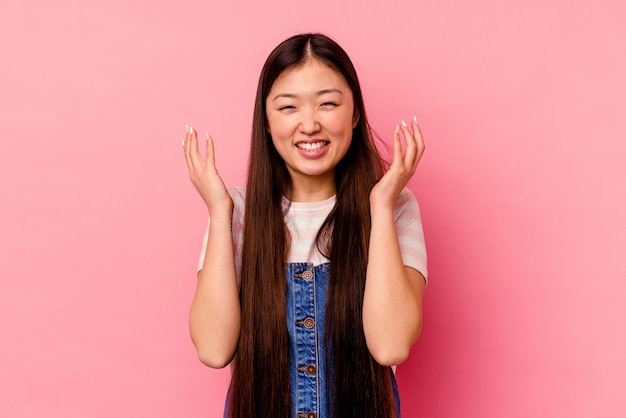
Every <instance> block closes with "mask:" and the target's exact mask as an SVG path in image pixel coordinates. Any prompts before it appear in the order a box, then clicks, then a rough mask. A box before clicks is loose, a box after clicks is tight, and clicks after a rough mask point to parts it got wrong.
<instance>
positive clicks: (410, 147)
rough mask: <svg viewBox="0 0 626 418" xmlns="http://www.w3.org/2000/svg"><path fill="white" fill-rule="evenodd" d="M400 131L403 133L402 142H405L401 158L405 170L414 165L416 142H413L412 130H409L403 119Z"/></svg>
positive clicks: (412, 168) (413, 167)
mask: <svg viewBox="0 0 626 418" xmlns="http://www.w3.org/2000/svg"><path fill="white" fill-rule="evenodd" d="M402 132H403V134H404V142H405V143H406V149H405V150H404V160H403V162H404V167H405V168H406V169H407V170H414V169H415V167H416V164H415V161H416V156H417V144H416V143H415V138H414V137H413V132H411V130H410V129H409V127H408V126H407V124H406V122H405V121H402Z"/></svg>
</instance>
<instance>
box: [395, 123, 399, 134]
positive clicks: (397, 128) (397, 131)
mask: <svg viewBox="0 0 626 418" xmlns="http://www.w3.org/2000/svg"><path fill="white" fill-rule="evenodd" d="M396 133H397V134H399V133H400V127H399V126H398V125H396Z"/></svg>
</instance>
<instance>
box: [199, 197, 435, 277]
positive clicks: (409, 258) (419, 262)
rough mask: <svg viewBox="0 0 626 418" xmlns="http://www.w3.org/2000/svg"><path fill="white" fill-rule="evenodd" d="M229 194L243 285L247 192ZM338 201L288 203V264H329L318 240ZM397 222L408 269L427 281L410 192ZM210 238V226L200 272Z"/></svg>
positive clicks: (419, 227) (401, 204)
mask: <svg viewBox="0 0 626 418" xmlns="http://www.w3.org/2000/svg"><path fill="white" fill-rule="evenodd" d="M228 192H229V194H230V195H231V197H232V199H233V203H234V209H233V221H232V231H233V232H232V233H233V246H234V250H235V267H236V270H237V281H238V282H239V281H240V277H241V252H242V248H243V218H244V207H245V194H246V192H245V189H244V188H241V187H231V188H229V189H228ZM335 201H336V196H332V197H330V198H328V199H326V200H322V201H319V202H291V203H289V202H286V203H287V204H288V205H289V209H288V211H287V214H286V215H285V224H286V225H287V228H288V229H289V232H290V234H291V248H290V250H289V254H288V257H287V262H288V263H299V262H304V263H313V265H316V266H317V265H320V264H323V263H327V262H328V261H329V260H328V259H327V258H326V257H325V256H324V255H323V254H321V253H320V251H319V249H318V248H317V245H316V244H315V237H316V236H317V232H318V231H319V229H320V227H321V226H322V224H323V223H324V220H325V219H326V217H327V216H328V214H329V213H330V211H331V210H332V209H333V207H334V205H335ZM394 220H395V224H396V230H397V233H398V240H399V243H400V251H401V253H402V261H403V262H404V265H405V266H407V267H412V268H414V269H415V270H417V271H419V272H420V273H421V274H422V275H423V276H424V278H427V277H428V271H427V269H426V245H425V243H424V231H423V229H422V222H421V219H420V211H419V206H418V204H417V200H415V196H414V195H413V193H412V192H411V191H410V190H409V189H408V188H404V190H402V192H401V193H400V197H399V198H398V202H397V203H396V207H395V209H394ZM209 222H210V219H209ZM208 236H209V226H208V224H207V228H206V231H205V233H204V239H203V242H202V250H201V252H200V260H199V263H198V271H199V270H201V269H202V265H203V263H204V256H205V253H206V246H207V241H208Z"/></svg>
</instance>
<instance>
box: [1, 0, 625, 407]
mask: <svg viewBox="0 0 626 418" xmlns="http://www.w3.org/2000/svg"><path fill="white" fill-rule="evenodd" d="M212 3H213V4H209V2H206V1H195V2H192V1H176V2H174V1H171V2H168V1H161V2H156V3H155V2H148V1H145V0H141V1H135V2H127V1H122V0H115V1H104V0H100V1H87V2H84V1H61V2H50V1H42V0H30V1H28V0H27V1H21V2H8V1H7V2H3V3H2V4H0V56H1V57H2V58H1V60H2V62H1V64H0V75H1V77H0V199H1V201H0V416H2V417H10V418H22V417H47V418H57V417H58V418H61V417H63V418H74V417H76V418H78V417H80V418H83V417H92V418H99V417H103V418H104V417H112V416H116V417H133V418H134V417H153V418H157V417H163V418H166V417H167V418H169V417H215V416H219V414H220V411H221V408H222V399H223V396H224V391H225V387H226V384H227V380H228V379H227V372H226V371H215V370H210V369H208V368H205V367H203V366H202V365H200V363H199V362H198V361H197V360H196V358H195V352H194V349H193V347H192V344H191V342H190V339H189V337H188V331H187V322H186V321H187V310H188V307H189V303H190V301H191V296H192V293H193V290H194V285H195V283H194V281H195V278H194V269H195V265H196V260H197V256H198V251H199V246H200V239H201V235H202V232H203V228H204V222H205V219H206V215H205V209H203V206H202V203H201V201H200V199H199V198H198V197H197V196H196V194H195V192H194V190H193V188H192V186H191V185H190V184H189V183H188V179H187V174H186V167H185V163H184V160H183V155H182V151H181V148H180V141H181V139H182V136H183V134H184V126H185V124H191V125H193V126H194V127H196V128H197V129H199V130H205V129H206V130H209V131H210V132H211V133H212V134H213V136H214V138H215V139H216V141H217V145H216V148H217V153H218V165H219V167H220V169H221V172H222V174H223V177H224V178H225V180H226V181H227V183H229V184H242V183H243V179H244V174H245V173H244V171H245V168H244V167H245V163H246V159H247V156H246V155H247V146H248V145H247V144H248V135H249V130H250V125H251V110H252V100H253V95H254V91H255V85H256V79H257V76H258V73H259V71H260V67H261V65H262V63H263V60H264V59H265V57H266V55H267V54H268V53H269V51H270V50H271V49H272V47H273V46H274V45H276V44H277V43H278V42H279V41H281V40H282V39H284V38H285V37H287V36H289V35H292V34H294V33H296V32H299V31H307V30H318V31H323V32H327V33H328V34H330V35H332V36H333V37H335V38H336V39H337V40H338V41H339V42H340V43H341V44H342V45H343V46H344V47H345V48H346V49H347V50H348V52H349V53H350V55H351V56H352V58H353V59H354V61H355V64H356V66H357V69H358V70H359V71H360V75H361V77H362V82H363V86H364V89H365V95H366V100H367V103H368V109H369V114H370V117H371V120H372V122H373V125H374V127H375V128H376V129H377V130H378V131H379V132H380V133H381V134H383V136H385V137H386V135H387V133H388V132H390V130H391V128H392V127H393V126H394V125H395V124H396V123H397V122H398V121H399V119H402V118H404V119H407V118H410V117H411V116H412V115H413V114H417V115H418V118H419V120H420V121H421V124H422V126H423V131H424V134H425V137H426V140H427V152H426V155H425V157H424V159H423V163H422V164H421V166H420V168H419V170H418V171H419V172H418V174H417V176H416V178H415V179H414V181H413V183H412V187H413V190H414V191H415V192H416V194H417V196H418V199H419V200H420V203H421V206H422V211H423V217H424V227H425V231H426V234H427V239H428V248H429V255H430V266H429V267H430V272H431V278H430V285H429V287H428V289H427V298H426V300H425V315H426V324H425V327H424V332H423V334H422V338H421V339H420V341H419V342H418V343H417V345H416V346H415V348H414V350H413V353H412V356H411V358H410V360H409V361H407V362H406V363H405V364H403V365H401V366H400V367H399V369H398V375H399V380H400V384H401V391H402V395H403V409H404V413H405V416H409V417H444V418H449V417H464V418H471V417H476V418H485V417H494V418H495V417H505V416H506V417H513V418H516V417H581V418H582V417H623V416H626V405H625V402H624V400H623V399H624V398H623V393H624V390H625V388H626V377H625V376H626V360H625V359H626V356H625V355H624V353H626V329H625V328H626V326H625V325H624V324H625V323H626V313H624V308H623V300H624V296H626V295H625V293H626V266H625V264H624V262H623V261H622V260H623V255H622V253H623V252H624V250H625V249H626V234H625V232H626V231H625V230H626V228H625V227H626V215H625V213H626V186H625V179H626V163H624V155H625V154H626V135H625V134H626V129H625V128H624V125H623V122H624V116H626V101H625V97H626V82H625V81H624V80H625V79H624V74H626V55H625V52H624V51H625V49H624V40H625V39H626V26H624V24H623V22H624V19H625V18H626V8H625V7H624V6H623V2H618V1H616V0H615V1H610V0H597V1H593V2H592V1H578V0H574V1H552V2H545V1H543V0H527V1H524V2H520V1H496V0H482V1H472V2H469V1H449V0H443V1H410V0H402V1H398V2H392V3H387V5H383V3H384V2H376V3H375V5H366V4H364V3H363V2H356V1H344V2H337V1H323V0H322V1H318V2H315V3H314V4H310V3H306V2H293V1H290V2H287V1H280V2H272V3H270V4H268V3H267V2H249V4H239V3H238V2H212Z"/></svg>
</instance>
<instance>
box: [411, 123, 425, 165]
mask: <svg viewBox="0 0 626 418" xmlns="http://www.w3.org/2000/svg"><path fill="white" fill-rule="evenodd" d="M413 136H414V137H415V142H416V144H417V162H419V160H420V159H421V158H422V155H423V154H424V151H425V150H426V145H425V144H424V137H423V135H422V130H421V129H420V126H419V124H418V123H417V117H415V116H413Z"/></svg>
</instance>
